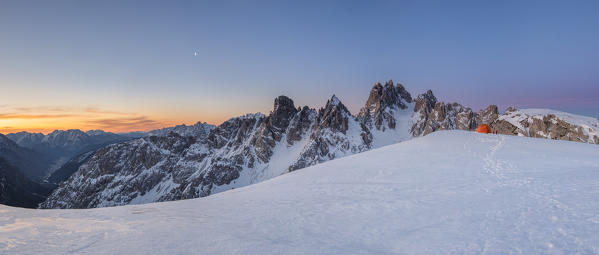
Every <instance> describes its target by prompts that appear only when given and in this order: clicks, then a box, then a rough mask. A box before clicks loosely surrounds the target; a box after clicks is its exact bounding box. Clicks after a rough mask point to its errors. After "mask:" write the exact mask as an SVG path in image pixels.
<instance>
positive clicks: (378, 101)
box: [41, 81, 599, 208]
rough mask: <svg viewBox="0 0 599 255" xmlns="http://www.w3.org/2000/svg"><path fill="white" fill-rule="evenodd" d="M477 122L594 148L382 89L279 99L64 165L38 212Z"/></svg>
mask: <svg viewBox="0 0 599 255" xmlns="http://www.w3.org/2000/svg"><path fill="white" fill-rule="evenodd" d="M482 123H484V124H489V125H490V126H491V127H492V128H493V129H496V130H498V131H499V132H500V133H502V134H511V135H520V136H531V137H544V138H551V139H560V140H569V141H577V142H587V143H599V137H598V134H599V133H598V130H599V121H598V120H597V119H593V118H587V117H584V116H578V115H572V114H567V113H562V112H556V111H548V110H531V109H528V110H516V109H515V108H508V110H506V112H505V113H504V114H499V112H498V109H497V107H496V106H494V105H491V106H489V107H487V108H486V109H484V110H481V111H478V112H474V111H472V109H470V108H467V107H464V106H462V105H460V104H458V103H451V104H446V103H444V102H441V101H439V100H437V98H436V97H435V96H434V95H433V92H432V91H430V90H429V91H427V92H426V93H423V94H420V95H418V96H417V97H415V98H413V97H412V96H411V94H410V93H409V92H408V91H407V90H406V89H405V88H404V87H403V86H402V85H401V84H394V83H393V82H392V81H389V82H387V83H385V84H384V85H383V84H380V83H376V84H375V85H374V86H373V88H372V90H371V92H370V94H369V97H368V100H367V101H366V103H365V105H364V107H363V108H362V109H361V110H360V111H359V113H358V114H357V115H352V114H351V113H350V112H349V111H348V109H347V108H346V107H345V106H344V105H343V103H342V102H341V101H340V100H339V99H338V98H337V97H336V96H332V97H331V98H330V99H329V100H328V101H327V102H326V104H325V106H324V107H323V108H320V109H318V110H316V109H311V108H309V107H307V106H304V107H296V106H295V104H294V102H293V101H292V100H291V99H290V98H288V97H286V96H280V97H278V98H276V99H275V101H274V108H273V110H272V112H270V113H269V114H268V115H265V114H262V113H256V114H248V115H245V116H241V117H236V118H232V119H230V120H228V121H226V122H224V123H222V124H221V125H219V126H217V127H215V126H212V125H209V124H205V123H198V124H196V125H194V126H185V127H179V128H177V127H173V128H169V129H165V130H162V131H156V132H155V133H153V134H152V132H150V134H151V135H149V136H145V137H142V138H139V139H135V140H131V141H127V142H121V143H115V144H111V145H108V146H106V147H103V148H101V149H99V150H97V151H95V152H93V153H90V154H88V155H82V156H80V157H77V158H74V159H73V160H72V162H70V163H72V164H66V165H65V166H67V165H68V166H69V169H70V170H68V171H67V170H65V171H64V172H66V173H68V172H74V174H73V175H72V176H70V177H69V179H68V180H67V181H66V182H64V183H62V184H61V185H60V187H59V188H57V189H56V190H55V191H54V192H53V193H52V195H51V196H50V197H49V198H48V199H47V200H46V201H45V202H44V203H42V204H41V207H42V208H90V207H104V206H115V205H125V204H139V203H148V202H155V201H170V200H178V199H186V198H195V197H202V196H207V195H210V194H213V193H216V192H221V191H224V190H229V189H233V188H237V187H242V186H246V185H249V184H252V183H257V182H261V181H264V180H267V179H270V178H272V177H275V176H278V175H281V174H284V173H287V172H290V171H294V170H297V169H301V168H304V167H307V166H311V165H314V164H318V163H321V162H325V161H328V160H331V159H335V158H339V157H344V156H347V155H351V154H355V153H359V152H363V151H367V150H370V149H373V148H378V147H381V146H385V145H390V144H393V143H397V142H400V141H404V140H408V139H411V138H412V137H417V136H423V135H427V134H429V133H431V132H435V131H437V130H451V129H458V130H473V129H475V128H476V127H477V126H478V125H479V124H482ZM170 131H172V132H170ZM57 172H58V171H57ZM67 175H68V174H65V176H67Z"/></svg>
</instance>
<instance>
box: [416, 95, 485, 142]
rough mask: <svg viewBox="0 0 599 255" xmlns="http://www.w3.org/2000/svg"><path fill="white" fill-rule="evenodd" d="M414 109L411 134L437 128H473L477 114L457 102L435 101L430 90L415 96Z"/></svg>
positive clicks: (417, 134)
mask: <svg viewBox="0 0 599 255" xmlns="http://www.w3.org/2000/svg"><path fill="white" fill-rule="evenodd" d="M414 111H415V112H416V113H417V114H418V115H417V117H416V118H414V124H413V126H412V128H411V129H410V132H411V133H412V135H413V136H421V135H427V134H430V133H432V132H434V131H437V130H448V129H459V130H473V129H474V128H476V126H477V123H478V117H477V116H478V115H477V114H475V113H474V112H472V109H470V108H468V107H464V106H462V105H461V104H458V103H450V104H446V103H444V102H441V101H437V98H436V97H435V95H434V94H433V92H432V91H431V90H428V91H427V92H426V93H424V94H421V95H419V96H418V98H416V105H415V106H414Z"/></svg>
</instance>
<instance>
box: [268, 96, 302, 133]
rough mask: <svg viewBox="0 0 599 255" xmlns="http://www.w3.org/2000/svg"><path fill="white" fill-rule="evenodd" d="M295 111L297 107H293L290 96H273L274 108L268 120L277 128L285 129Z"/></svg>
mask: <svg viewBox="0 0 599 255" xmlns="http://www.w3.org/2000/svg"><path fill="white" fill-rule="evenodd" d="M297 112H298V109H297V108H295V106H294V104H293V100H291V98H289V97H286V96H279V97H277V98H275V104H274V109H273V111H272V113H271V115H270V117H271V118H270V120H269V121H270V124H271V125H272V126H274V127H277V128H279V129H285V128H287V126H288V125H289V122H290V121H291V119H292V118H293V116H295V114H296V113H297Z"/></svg>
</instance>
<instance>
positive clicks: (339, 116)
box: [316, 95, 353, 134]
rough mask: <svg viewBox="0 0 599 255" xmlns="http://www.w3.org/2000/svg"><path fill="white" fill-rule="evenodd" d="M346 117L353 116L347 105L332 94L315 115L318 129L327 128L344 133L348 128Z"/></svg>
mask: <svg viewBox="0 0 599 255" xmlns="http://www.w3.org/2000/svg"><path fill="white" fill-rule="evenodd" d="M348 118H353V116H352V115H351V113H350V112H349V110H348V109H347V107H345V105H343V103H341V100H339V98H337V96H335V95H333V96H332V97H331V99H329V100H328V101H327V104H326V106H325V107H324V108H321V109H320V110H318V116H317V117H316V121H317V125H318V129H323V128H328V129H330V130H331V131H333V132H341V133H343V134H345V132H346V131H347V129H348Z"/></svg>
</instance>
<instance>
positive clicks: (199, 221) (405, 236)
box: [0, 131, 599, 254]
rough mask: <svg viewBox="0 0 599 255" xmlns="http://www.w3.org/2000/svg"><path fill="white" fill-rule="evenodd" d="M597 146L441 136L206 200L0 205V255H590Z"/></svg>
mask: <svg viewBox="0 0 599 255" xmlns="http://www.w3.org/2000/svg"><path fill="white" fill-rule="evenodd" d="M595 146H596V145H589V144H582V143H575V142H564V141H553V140H543V139H534V138H525V137H511V136H503V135H482V134H476V133H472V132H460V131H443V132H435V133H433V134H430V135H428V136H426V137H422V138H416V139H413V140H410V141H406V142H403V143H400V144H396V145H391V146H387V147H383V148H380V149H376V150H372V151H369V152H365V153H360V154H356V155H352V156H347V157H344V158H341V159H338V160H332V161H329V162H326V163H322V164H319V165H316V166H313V167H308V168H305V169H302V170H298V171H295V172H292V173H289V174H285V175H282V176H280V177H276V178H273V179H270V180H267V181H264V182H261V183H258V184H255V185H251V186H247V187H244V188H239V189H235V190H231V191H226V192H222V193H218V194H215V195H212V196H209V197H205V198H199V199H192V200H184V201H174V202H163V203H153V204H144V205H131V206H121V207H114V208H99V209H84V210H27V209H19V208H12V207H6V206H0V254H599V149H597V148H596V147H595Z"/></svg>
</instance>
